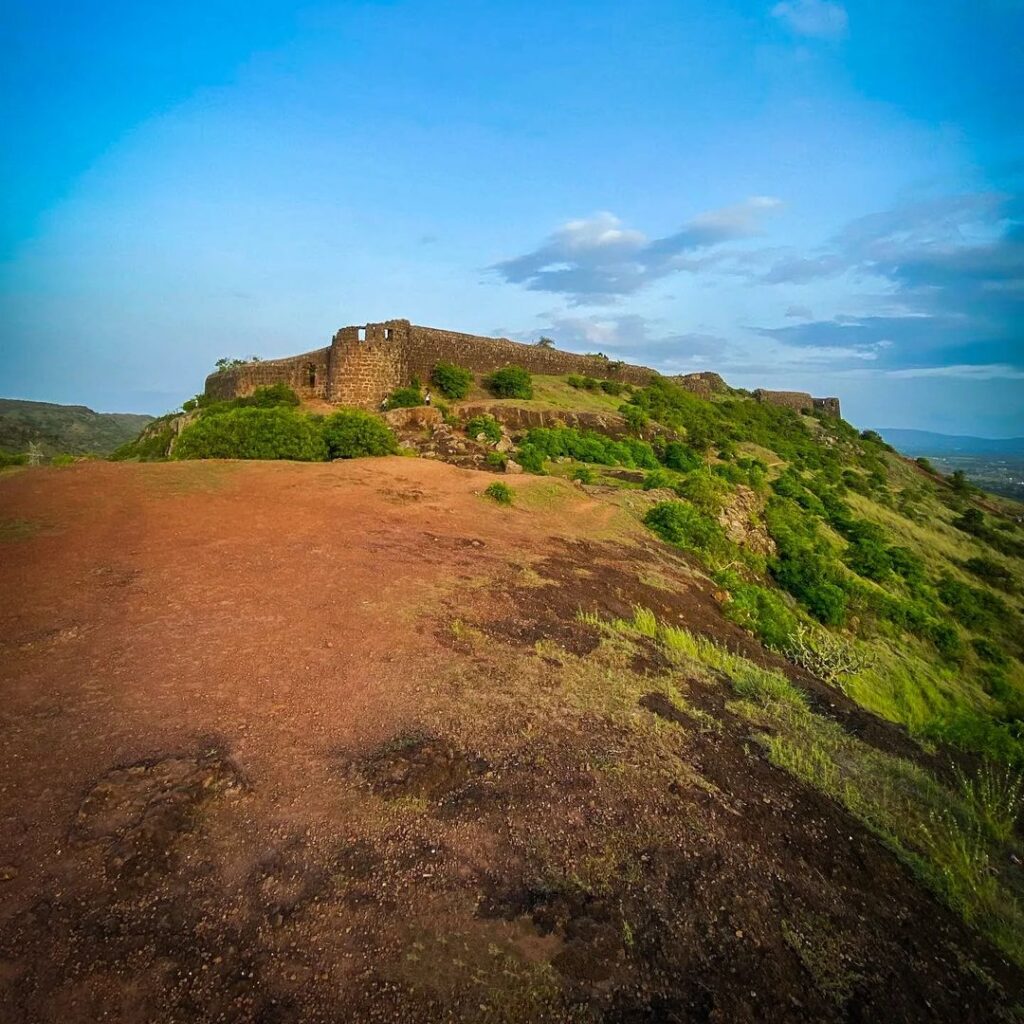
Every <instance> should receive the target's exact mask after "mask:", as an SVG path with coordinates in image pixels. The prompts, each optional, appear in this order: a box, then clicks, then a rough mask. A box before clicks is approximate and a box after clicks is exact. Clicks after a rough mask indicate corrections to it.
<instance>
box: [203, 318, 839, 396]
mask: <svg viewBox="0 0 1024 1024" xmlns="http://www.w3.org/2000/svg"><path fill="white" fill-rule="evenodd" d="M438 362H449V363H455V364H457V365H458V366H464V367H466V368H467V369H469V370H472V371H473V373H476V374H486V373H493V372H494V371H495V370H498V369H501V368H502V367H503V366H521V367H523V369H525V370H528V371H529V372H530V373H546V374H552V375H555V376H560V375H565V374H570V373H574V374H579V375H581V376H589V377H597V378H599V379H602V380H618V381H622V382H623V383H625V384H636V385H638V386H641V387H642V386H643V385H645V384H648V383H649V382H650V381H651V380H652V379H653V378H654V377H657V376H658V373H657V371H655V370H652V369H649V368H648V367H646V366H633V365H631V364H629V363H622V362H614V361H612V360H609V359H606V358H604V357H603V356H582V355H576V354H574V353H572V352H562V351H560V350H558V349H554V348H544V347H542V346H538V345H524V344H522V343H521V342H516V341H509V340H508V339H507V338H485V337H481V336H479V335H475V334H459V333H457V332H456V331H443V330H438V329H437V328H434V327H420V326H418V325H416V324H411V323H410V322H409V321H408V320H385V321H384V322H383V323H377V324H365V325H363V326H353V327H342V328H341V330H339V331H338V332H337V334H335V335H334V337H333V338H332V339H331V344H330V345H328V346H327V347H326V348H319V349H315V350H314V351H312V352H306V353H304V354H303V355H299V356H291V357H289V358H287V359H268V360H265V361H262V362H253V363H245V364H243V365H241V366H232V367H229V368H227V369H225V370H221V371H219V372H217V373H212V374H210V376H209V377H207V378H206V394H207V395H209V396H210V397H211V398H217V399H226V398H238V397H241V396H244V395H248V394H251V393H252V392H253V391H255V390H256V388H258V387H264V386H266V385H268V384H287V385H288V386H289V387H290V388H292V389H293V390H294V391H295V392H296V393H297V394H298V395H299V396H300V397H301V398H304V399H320V400H322V401H325V402H330V403H332V404H335V405H349V406H356V407H357V408H363V409H376V408H378V407H379V406H380V404H381V402H382V401H383V400H384V399H385V398H387V396H388V395H389V394H391V392H392V391H394V390H395V389H396V388H399V387H403V386H405V385H407V384H409V383H410V381H411V380H412V378H413V377H414V376H416V377H419V378H420V380H421V381H422V382H423V383H424V384H426V383H428V382H429V380H430V375H431V373H432V372H433V369H434V366H435V365H436V364H437V363H438ZM670 379H671V380H673V382H675V383H677V384H679V385H680V386H681V387H686V388H689V389H690V390H691V391H695V392H697V393H698V394H702V395H705V396H710V394H711V393H713V392H716V391H724V390H727V388H726V385H725V382H724V381H723V380H722V378H721V377H719V376H718V375H717V374H713V373H696V374H687V375H686V376H685V377H673V378H670ZM756 394H757V396H758V397H759V398H760V400H761V401H769V402H771V401H776V399H775V398H774V397H771V396H775V395H795V394H796V393H795V392H756ZM761 396H768V397H761ZM799 398H800V401H797V402H792V401H789V400H788V399H787V400H786V401H783V402H782V403H781V404H784V405H791V406H792V407H793V408H798V409H803V408H807V409H808V410H810V409H813V408H815V407H820V408H827V409H828V410H829V411H833V408H832V404H831V403H834V412H835V414H836V415H838V414H839V402H838V400H837V399H834V398H822V399H816V398H815V399H812V398H811V396H810V395H800V396H799ZM804 399H806V401H803V400H804ZM819 403H821V404H820V405H819Z"/></svg>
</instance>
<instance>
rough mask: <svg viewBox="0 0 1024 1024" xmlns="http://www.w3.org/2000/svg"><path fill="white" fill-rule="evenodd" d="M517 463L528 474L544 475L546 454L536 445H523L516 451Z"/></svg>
mask: <svg viewBox="0 0 1024 1024" xmlns="http://www.w3.org/2000/svg"><path fill="white" fill-rule="evenodd" d="M516 462H518V463H519V465H520V466H522V467H523V469H525V470H526V472H527V473H537V474H542V473H544V472H545V470H544V452H543V451H541V450H540V449H539V448H538V447H536V445H532V444H521V445H520V446H519V447H518V448H517V449H516Z"/></svg>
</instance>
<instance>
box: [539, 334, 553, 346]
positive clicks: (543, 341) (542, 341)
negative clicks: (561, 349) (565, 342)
mask: <svg viewBox="0 0 1024 1024" xmlns="http://www.w3.org/2000/svg"><path fill="white" fill-rule="evenodd" d="M554 347H555V343H554V340H553V339H551V338H549V337H547V336H546V335H543V334H542V335H541V336H540V337H539V338H538V339H537V348H554Z"/></svg>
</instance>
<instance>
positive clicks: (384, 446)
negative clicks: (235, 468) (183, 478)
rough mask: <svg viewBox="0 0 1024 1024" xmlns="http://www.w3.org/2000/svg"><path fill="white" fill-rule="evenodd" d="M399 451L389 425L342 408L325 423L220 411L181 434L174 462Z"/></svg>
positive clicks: (282, 414) (248, 410)
mask: <svg viewBox="0 0 1024 1024" xmlns="http://www.w3.org/2000/svg"><path fill="white" fill-rule="evenodd" d="M397 450H398V445H397V442H396V440H395V436H394V434H393V433H392V432H391V430H390V428H389V427H388V425H387V424H386V423H384V421H383V420H381V419H379V418H378V417H376V416H372V415H371V414H369V413H366V412H362V411H360V410H358V409H341V410H339V411H338V412H335V413H332V414H331V415H330V416H328V417H326V418H321V417H319V416H307V415H306V414H305V413H302V412H299V411H298V410H297V409H293V408H290V407H287V406H271V407H242V408H227V409H221V408H216V407H215V408H212V409H210V410H207V411H204V412H203V413H202V415H200V416H199V417H198V418H197V419H195V420H194V421H193V422H192V423H190V424H189V425H188V426H187V427H186V428H185V429H184V430H183V431H182V432H181V435H180V436H179V438H178V441H177V443H176V444H175V446H174V458H176V459H294V460H296V461H298V462H320V461H324V460H326V459H356V458H361V457H364V456H369V455H391V454H393V453H394V452H396V451H397ZM163 451H166V448H164V449H163ZM126 457H131V456H126ZM134 457H139V456H138V455H137V454H136V455H135V456H134Z"/></svg>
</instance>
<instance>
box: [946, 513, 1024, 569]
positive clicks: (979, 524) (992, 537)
mask: <svg viewBox="0 0 1024 1024" xmlns="http://www.w3.org/2000/svg"><path fill="white" fill-rule="evenodd" d="M953 525H954V526H955V527H956V528H957V529H958V530H963V532H964V533H969V534H971V536H973V537H977V538H978V540H981V541H984V542H985V543H986V544H988V545H989V547H992V548H995V550H996V551H999V552H1001V553H1002V554H1004V555H1012V556H1013V557H1015V558H1024V542H1021V541H1019V540H1017V539H1016V538H1015V537H1009V536H1007V535H1006V533H1005V531H1003V530H995V529H993V528H992V527H991V526H989V524H988V521H987V520H986V519H985V513H984V512H982V511H981V509H980V508H975V507H974V506H973V505H972V506H971V507H970V508H968V509H966V510H965V511H964V513H963V514H962V515H960V516H958V517H957V518H956V519H954V520H953Z"/></svg>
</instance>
